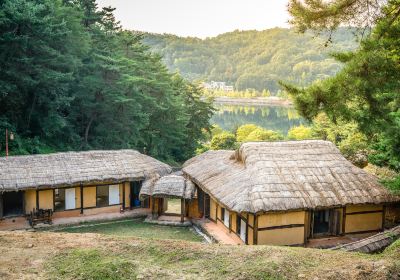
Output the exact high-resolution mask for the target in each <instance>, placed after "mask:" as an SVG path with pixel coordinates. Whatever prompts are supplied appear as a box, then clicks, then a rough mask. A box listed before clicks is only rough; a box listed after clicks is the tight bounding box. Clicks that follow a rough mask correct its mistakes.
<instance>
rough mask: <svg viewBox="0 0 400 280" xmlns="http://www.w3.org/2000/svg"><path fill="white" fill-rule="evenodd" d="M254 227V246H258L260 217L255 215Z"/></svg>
mask: <svg viewBox="0 0 400 280" xmlns="http://www.w3.org/2000/svg"><path fill="white" fill-rule="evenodd" d="M253 221H254V226H253V244H254V245H257V243H258V215H257V214H255V215H254V219H253Z"/></svg>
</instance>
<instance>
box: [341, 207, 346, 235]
mask: <svg viewBox="0 0 400 280" xmlns="http://www.w3.org/2000/svg"><path fill="white" fill-rule="evenodd" d="M342 234H343V235H345V234H346V206H345V207H343V217H342Z"/></svg>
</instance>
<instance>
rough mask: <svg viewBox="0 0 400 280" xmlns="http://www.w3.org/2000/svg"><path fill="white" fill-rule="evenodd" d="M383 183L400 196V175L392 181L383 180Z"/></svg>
mask: <svg viewBox="0 0 400 280" xmlns="http://www.w3.org/2000/svg"><path fill="white" fill-rule="evenodd" d="M382 183H383V184H384V185H385V186H386V187H387V188H388V189H390V190H392V191H393V192H394V193H396V194H400V175H399V176H397V177H395V178H393V179H390V180H383V181H382Z"/></svg>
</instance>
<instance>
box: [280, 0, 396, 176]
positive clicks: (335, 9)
mask: <svg viewBox="0 0 400 280" xmlns="http://www.w3.org/2000/svg"><path fill="white" fill-rule="evenodd" d="M367 2H368V3H375V2H374V1H372V2H371V1H340V0H335V1H330V2H326V1H306V2H305V3H301V2H299V1H291V3H290V5H289V11H290V12H291V13H292V15H293V16H294V20H293V21H292V23H293V24H295V25H296V26H298V27H299V28H300V30H301V31H305V30H306V29H308V28H312V29H317V30H320V29H322V28H330V29H334V28H336V27H337V26H338V24H339V22H340V21H342V22H345V23H346V22H347V23H351V22H352V21H353V20H355V19H357V20H358V19H360V18H362V17H366V18H367V19H371V20H372V23H373V24H374V25H373V30H372V31H371V33H370V34H369V35H368V36H367V37H366V38H364V40H362V41H361V46H360V48H359V49H358V50H357V51H355V52H346V53H338V54H335V55H334V57H335V58H336V59H338V60H339V61H341V62H342V63H344V65H345V67H344V69H343V70H342V71H340V72H339V73H338V74H337V75H336V76H335V77H333V78H329V79H326V80H323V81H321V82H317V83H314V84H313V85H312V86H310V87H307V88H298V87H295V86H292V85H288V84H284V87H285V88H286V89H287V90H288V91H289V92H290V93H291V94H292V95H293V96H294V100H295V105H296V107H297V108H298V109H299V111H300V113H301V114H302V115H303V116H305V117H306V118H308V119H312V118H313V117H315V116H316V115H317V114H318V112H320V111H324V112H325V113H326V114H327V115H328V117H329V118H330V119H331V120H332V121H334V122H335V121H336V120H337V119H342V120H345V121H355V122H356V123H357V124H358V126H359V128H360V130H361V131H362V132H363V133H364V134H366V135H367V137H368V138H369V141H370V142H371V143H372V144H373V145H372V148H373V149H374V150H375V151H374V153H373V154H371V156H370V159H371V160H372V161H373V162H374V163H377V164H380V165H388V166H390V167H391V168H393V169H396V170H400V64H399V61H400V39H399V38H400V36H399V35H400V18H399V16H400V1H398V0H394V1H378V2H376V3H377V4H379V5H378V6H375V10H374V12H373V13H371V14H368V13H367V14H365V13H364V12H365V11H364V10H362V9H361V8H360V7H362V5H366V4H367ZM360 9H361V10H360ZM363 11H364V12H363ZM371 20H369V21H368V20H366V24H368V23H369V22H371Z"/></svg>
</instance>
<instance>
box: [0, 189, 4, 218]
mask: <svg viewBox="0 0 400 280" xmlns="http://www.w3.org/2000/svg"><path fill="white" fill-rule="evenodd" d="M3 205H4V203H3V193H0V219H2V218H3V215H4V214H3V207H4V206H3Z"/></svg>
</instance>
